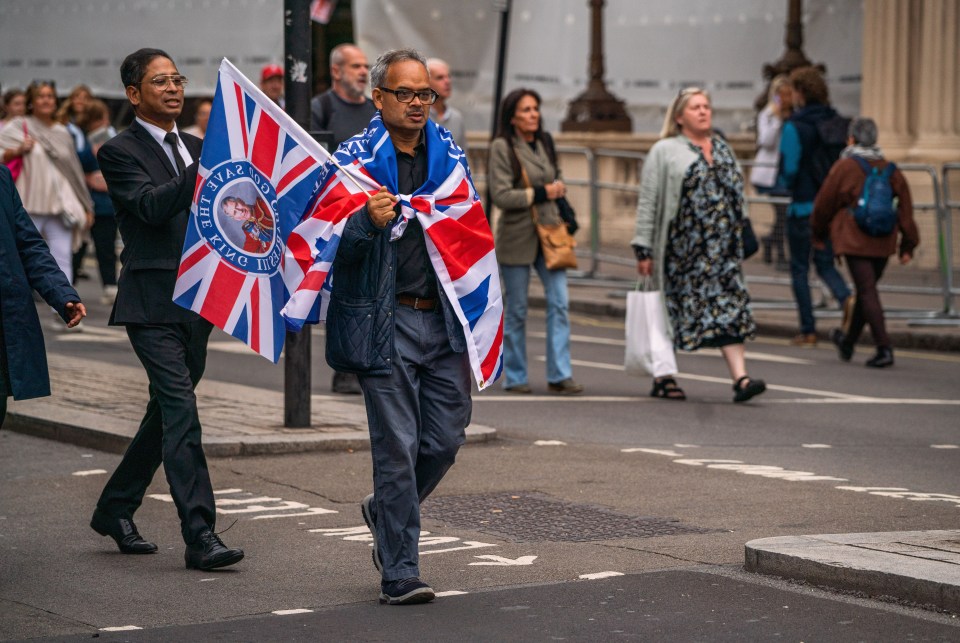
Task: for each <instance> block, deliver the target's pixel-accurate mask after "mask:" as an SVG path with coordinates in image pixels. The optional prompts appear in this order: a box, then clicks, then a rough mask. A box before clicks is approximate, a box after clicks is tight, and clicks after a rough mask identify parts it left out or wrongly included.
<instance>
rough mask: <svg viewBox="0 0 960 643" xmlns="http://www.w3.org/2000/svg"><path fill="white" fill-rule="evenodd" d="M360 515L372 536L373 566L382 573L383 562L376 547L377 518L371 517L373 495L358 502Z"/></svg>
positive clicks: (377, 546) (378, 548)
mask: <svg viewBox="0 0 960 643" xmlns="http://www.w3.org/2000/svg"><path fill="white" fill-rule="evenodd" d="M360 513H362V514H363V522H365V523H367V529H369V530H370V533H371V534H373V552H371V553H372V555H373V566H374V567H376V568H377V571H378V572H383V561H381V560H380V547H379V545H377V518H376V516H374V515H373V494H372V493H371V494H370V495H369V496H367V497H366V498H364V499H363V500H361V501H360Z"/></svg>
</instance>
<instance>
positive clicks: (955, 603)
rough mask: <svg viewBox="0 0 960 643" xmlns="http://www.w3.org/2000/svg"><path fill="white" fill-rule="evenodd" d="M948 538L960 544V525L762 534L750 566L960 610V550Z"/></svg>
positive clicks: (750, 550)
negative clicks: (939, 528)
mask: <svg viewBox="0 0 960 643" xmlns="http://www.w3.org/2000/svg"><path fill="white" fill-rule="evenodd" d="M943 542H950V543H957V544H958V545H960V530H952V531H947V530H943V531H912V532H909V531H908V532H892V533H868V534H832V535H818V536H787V537H777V538H761V539H758V540H752V541H750V542H748V543H747V544H746V545H745V546H744V558H745V565H744V566H745V568H746V570H747V571H749V572H755V573H759V574H768V575H773V576H780V577H782V578H792V579H796V580H802V581H805V582H807V583H811V584H813V585H824V586H828V587H833V588H837V589H844V590H853V591H859V592H864V593H866V594H868V595H870V596H872V597H882V596H889V597H893V598H897V599H901V600H906V601H910V602H912V603H917V604H921V605H931V606H934V607H936V608H938V609H941V610H945V611H948V612H954V613H960V554H957V553H953V551H954V550H947V551H942V550H938V548H937V547H936V546H935V543H943ZM940 551H942V553H938V552H940Z"/></svg>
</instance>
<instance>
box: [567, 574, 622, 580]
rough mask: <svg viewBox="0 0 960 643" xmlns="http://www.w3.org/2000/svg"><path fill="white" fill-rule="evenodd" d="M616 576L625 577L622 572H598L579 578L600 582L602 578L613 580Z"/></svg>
mask: <svg viewBox="0 0 960 643" xmlns="http://www.w3.org/2000/svg"><path fill="white" fill-rule="evenodd" d="M614 576H623V574H622V573H621V572H597V573H595V574H580V576H578V578H582V579H583V580H599V579H601V578H613V577H614Z"/></svg>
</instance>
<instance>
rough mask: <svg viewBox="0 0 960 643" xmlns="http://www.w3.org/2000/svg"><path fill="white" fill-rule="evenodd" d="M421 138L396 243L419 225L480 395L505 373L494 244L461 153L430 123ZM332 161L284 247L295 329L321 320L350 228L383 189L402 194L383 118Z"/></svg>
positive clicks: (402, 202) (404, 196)
mask: <svg viewBox="0 0 960 643" xmlns="http://www.w3.org/2000/svg"><path fill="white" fill-rule="evenodd" d="M424 135H425V137H426V139H425V143H426V153H427V179H426V181H424V183H423V185H422V186H420V188H419V189H417V190H416V192H414V193H413V194H400V195H398V196H399V197H400V206H401V214H402V217H401V218H400V220H399V221H398V222H397V223H395V224H394V227H393V228H392V230H391V240H393V241H395V240H396V239H398V238H399V237H400V236H402V234H403V231H404V229H405V228H406V223H407V221H408V220H409V219H412V218H413V217H416V218H417V220H418V221H419V222H420V224H421V225H422V226H423V230H424V233H425V234H424V239H425V241H426V245H427V251H428V253H429V255H430V260H431V263H432V264H433V268H434V270H435V271H436V273H437V276H438V277H439V279H440V284H441V286H442V288H443V290H444V293H445V294H446V296H447V299H449V301H450V302H451V304H452V305H453V308H454V310H455V311H456V314H457V317H458V318H459V320H460V323H461V324H462V325H463V331H464V336H465V338H466V340H467V350H468V353H469V356H470V365H471V367H472V369H473V373H474V377H475V378H476V380H477V386H478V388H479V389H480V390H483V389H484V388H486V387H487V386H489V385H490V384H492V383H493V382H494V381H495V380H496V379H497V378H498V377H499V375H500V372H501V370H502V367H503V299H502V295H501V292H500V274H499V270H498V267H497V260H496V256H495V254H494V248H493V235H492V233H491V232H490V226H489V224H488V223H487V218H486V216H485V214H484V212H483V207H482V205H481V203H480V199H479V197H478V196H477V192H476V189H475V188H474V186H473V180H472V179H471V177H470V170H469V168H468V167H467V164H466V160H465V155H464V153H463V151H462V150H461V149H460V148H459V147H458V146H457V145H456V143H454V142H453V139H452V137H451V136H450V133H449V132H448V131H447V130H445V129H443V128H441V127H438V126H437V125H436V124H435V123H433V121H430V120H428V121H427V124H426V126H425V128H424ZM334 159H335V160H336V162H337V165H339V166H340V167H339V168H338V167H336V166H335V165H334V164H333V163H327V164H325V165H324V167H323V169H322V170H321V171H320V175H319V177H318V179H317V190H316V192H315V194H314V203H313V205H312V207H311V208H310V211H309V214H308V216H306V217H305V218H304V220H303V222H302V223H300V225H298V226H297V227H296V228H295V229H294V230H293V232H292V233H291V234H290V237H289V239H288V245H287V256H286V258H285V262H284V278H285V281H286V283H287V286H288V288H290V290H291V292H292V293H293V294H292V296H291V298H290V300H289V301H288V302H287V305H286V307H285V308H284V309H283V311H282V314H283V316H284V317H285V318H286V319H287V322H288V324H290V325H291V326H294V327H296V326H300V325H302V324H303V323H307V322H314V321H317V320H319V319H322V318H323V317H324V316H325V311H326V303H327V301H328V297H329V293H330V288H331V284H335V281H334V280H332V279H331V278H330V277H331V275H330V270H331V268H332V264H333V259H334V257H335V256H336V248H337V244H338V243H339V241H340V237H341V235H342V232H343V228H344V226H345V225H346V221H347V219H348V218H349V217H350V216H352V215H353V214H355V213H356V212H357V211H358V210H360V208H362V207H363V206H364V205H365V204H366V202H367V199H368V198H369V196H370V194H372V193H374V192H376V191H377V190H378V189H379V187H380V186H381V185H382V186H385V187H386V188H387V189H388V190H389V191H390V193H391V194H397V191H398V188H397V185H398V184H397V160H396V153H395V150H394V147H393V142H392V141H391V140H390V135H389V133H388V132H387V130H386V127H385V126H384V124H383V121H382V120H381V119H380V114H379V113H378V114H376V115H375V116H374V117H373V119H372V120H371V121H370V124H369V125H368V126H367V129H366V130H365V131H364V132H363V133H361V134H359V135H357V136H354V137H353V138H351V139H349V140H348V141H345V142H344V143H343V144H342V145H341V146H340V148H339V149H338V150H337V152H336V153H335V154H334ZM295 284H296V287H294V285H295ZM332 287H334V288H335V287H336V286H335V285H333V286H332Z"/></svg>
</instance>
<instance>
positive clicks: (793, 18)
mask: <svg viewBox="0 0 960 643" xmlns="http://www.w3.org/2000/svg"><path fill="white" fill-rule="evenodd" d="M802 16H803V0H787V23H786V27H785V35H784V44H785V45H786V46H787V49H786V51H784V52H783V54H782V55H781V56H780V59H779V60H777V61H776V62H773V63H766V64H765V65H764V66H763V78H764V80H766V81H767V85H766V87H765V88H764V92H763V93H762V94H760V95H759V96H757V100H756V102H755V103H754V106H755V107H756V108H757V111H759V110H761V109H763V107H764V106H765V105H766V104H767V94H768V91H769V89H770V81H772V80H773V79H774V78H776V77H777V76H779V75H780V74H789V73H790V72H791V71H793V70H794V69H796V68H798V67H809V66H811V65H813V63H812V62H810V59H809V58H807V55H806V54H805V53H803V19H802ZM816 67H817V68H818V69H819V70H820V71H821V72H822V73H826V71H827V68H826V66H825V65H823V63H821V64H819V65H816Z"/></svg>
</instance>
